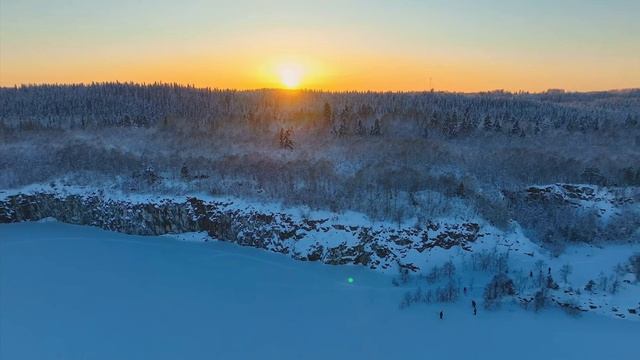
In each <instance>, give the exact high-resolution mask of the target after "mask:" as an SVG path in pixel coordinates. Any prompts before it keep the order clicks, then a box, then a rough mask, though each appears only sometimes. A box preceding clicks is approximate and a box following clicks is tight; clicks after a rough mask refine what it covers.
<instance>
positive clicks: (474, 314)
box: [473, 307, 478, 316]
mask: <svg viewBox="0 0 640 360" xmlns="http://www.w3.org/2000/svg"><path fill="white" fill-rule="evenodd" d="M477 313H478V309H476V308H475V307H474V308H473V316H476V314H477Z"/></svg>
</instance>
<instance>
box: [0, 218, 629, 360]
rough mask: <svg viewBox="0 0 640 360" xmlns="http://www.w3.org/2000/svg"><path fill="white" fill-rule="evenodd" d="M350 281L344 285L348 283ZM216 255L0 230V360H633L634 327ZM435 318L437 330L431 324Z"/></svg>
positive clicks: (53, 231)
mask: <svg viewBox="0 0 640 360" xmlns="http://www.w3.org/2000/svg"><path fill="white" fill-rule="evenodd" d="M350 277H351V278H352V279H353V283H350V282H349V281H348V278H350ZM404 291H405V290H404V289H400V288H396V287H393V286H392V285H391V283H390V278H389V277H388V276H387V275H382V274H379V273H375V272H372V271H369V270H366V269H362V268H358V267H352V266H341V267H338V266H328V265H322V264H319V263H304V262H297V261H295V260H291V259H289V258H288V257H286V256H282V255H277V254H271V253H267V252H264V251H262V250H258V249H251V248H243V247H238V246H236V245H233V244H228V243H224V242H208V243H199V242H186V241H179V240H177V239H173V238H171V237H141V236H130V235H124V234H118V233H112V232H107V231H103V230H99V229H96V228H91V227H82V226H72V225H66V224H60V223H56V222H49V223H20V224H3V225H0V359H3V360H5V359H6V360H19V359H38V360H45V359H66V360H72V359H110V360H112V359H492V360H495V359H514V358H517V359H637V356H638V340H639V339H640V322H637V321H626V320H617V319H612V318H609V317H604V316H597V315H585V316H582V317H579V318H572V317H569V316H567V315H565V314H564V313H562V312H560V311H555V310H547V311H543V312H541V313H539V314H534V313H532V312H525V311H524V310H521V309H519V308H516V307H505V308H503V309H502V310H500V311H495V312H485V311H482V310H481V311H480V312H479V313H478V316H476V317H473V316H472V315H471V311H470V307H469V304H468V302H470V299H464V298H463V299H462V300H461V301H460V302H459V303H457V304H451V305H446V306H440V305H420V306H414V307H411V308H409V309H405V310H400V309H399V307H398V304H399V302H400V299H401V296H402V294H403V293H404ZM441 309H442V310H444V312H445V319H444V320H439V319H438V316H437V315H438V312H439V311H440V310H441Z"/></svg>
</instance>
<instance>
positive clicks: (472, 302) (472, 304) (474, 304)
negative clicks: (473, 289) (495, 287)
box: [471, 300, 476, 309]
mask: <svg viewBox="0 0 640 360" xmlns="http://www.w3.org/2000/svg"><path fill="white" fill-rule="evenodd" d="M471 306H473V308H474V309H475V308H476V301H475V300H471Z"/></svg>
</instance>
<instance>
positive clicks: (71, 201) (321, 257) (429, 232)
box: [0, 192, 481, 271]
mask: <svg viewBox="0 0 640 360" xmlns="http://www.w3.org/2000/svg"><path fill="white" fill-rule="evenodd" d="M233 205H234V204H233V203H232V202H220V201H209V202H207V201H203V200H201V199H198V198H188V199H186V201H183V202H181V201H177V200H166V199H165V200H158V201H154V202H130V201H125V200H111V199H106V198H105V197H103V196H101V194H100V193H92V194H90V195H58V194H55V193H46V192H41V193H34V194H18V195H13V196H8V197H6V198H4V199H0V223H9V222H19V221H31V220H40V219H43V218H47V217H53V218H56V219H57V220H59V221H62V222H66V223H71V224H80V225H91V226H97V227H100V228H103V229H106V230H111V231H119V232H124V233H128V234H137V235H161V234H167V233H181V232H192V231H206V232H207V233H208V234H209V235H210V236H211V237H213V238H216V239H220V240H223V241H229V242H234V243H237V244H239V245H243V246H252V247H257V248H261V249H265V250H269V251H273V252H279V253H283V254H288V255H289V256H291V257H293V258H295V259H298V260H305V261H322V262H324V263H327V264H357V265H363V266H367V267H369V268H372V269H378V268H380V269H389V268H394V267H396V266H397V265H398V264H400V266H402V267H406V268H408V269H411V270H413V271H417V270H419V269H420V266H423V265H424V264H412V263H409V262H407V261H405V260H406V258H407V257H408V255H412V254H419V253H422V252H424V251H430V250H432V249H433V248H437V247H439V248H443V249H449V248H452V247H454V246H459V247H461V248H462V249H465V250H469V249H470V245H471V243H473V242H474V241H476V240H477V239H478V237H479V236H481V234H480V226H479V225H478V224H475V223H463V224H441V223H428V224H425V226H424V227H422V228H403V229H398V230H396V229H393V228H390V227H380V226H379V227H375V228H374V227H367V226H359V225H357V226H351V225H343V224H336V223H334V222H332V221H330V220H329V219H313V220H310V219H296V218H295V217H293V216H291V215H289V214H285V213H279V212H259V211H256V210H245V209H239V208H237V207H234V206H233Z"/></svg>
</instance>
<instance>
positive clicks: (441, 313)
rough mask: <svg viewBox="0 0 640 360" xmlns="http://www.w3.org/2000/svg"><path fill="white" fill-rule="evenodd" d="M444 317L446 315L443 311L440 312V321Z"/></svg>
mask: <svg viewBox="0 0 640 360" xmlns="http://www.w3.org/2000/svg"><path fill="white" fill-rule="evenodd" d="M443 316H444V313H443V312H442V311H440V320H442V317H443Z"/></svg>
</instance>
